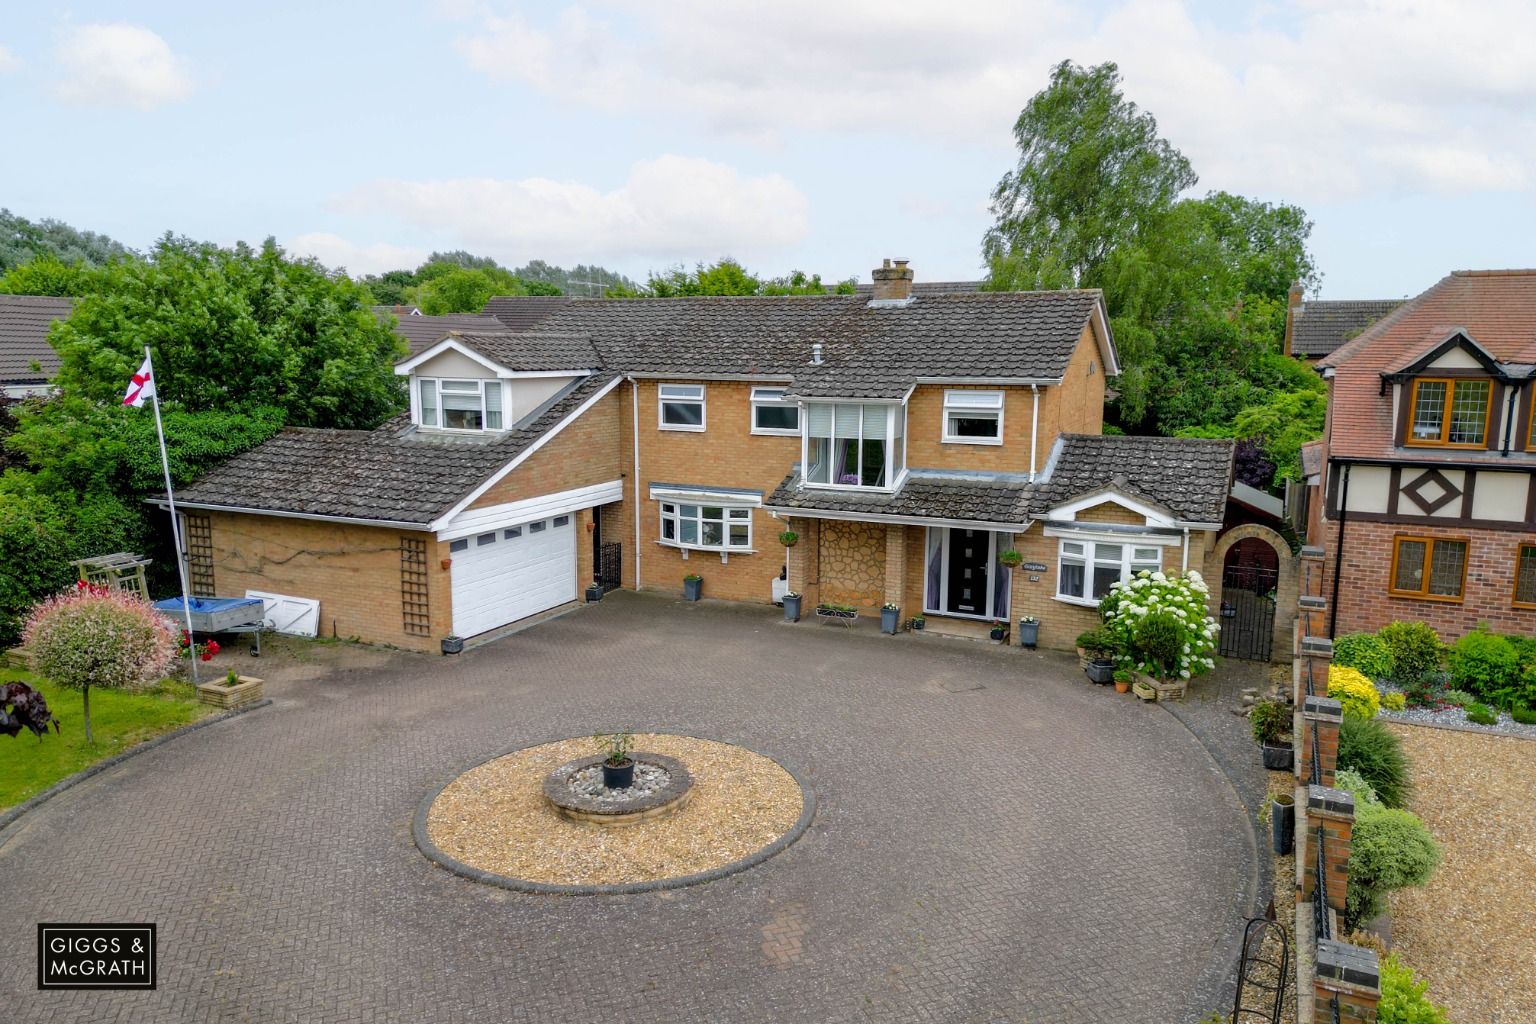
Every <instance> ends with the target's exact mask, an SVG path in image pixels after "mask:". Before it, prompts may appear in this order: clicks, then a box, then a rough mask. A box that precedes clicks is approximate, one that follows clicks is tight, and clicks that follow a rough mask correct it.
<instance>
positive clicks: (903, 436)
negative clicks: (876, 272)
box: [800, 401, 907, 494]
mask: <svg viewBox="0 0 1536 1024" xmlns="http://www.w3.org/2000/svg"><path fill="white" fill-rule="evenodd" d="M813 405H830V406H832V422H833V427H832V437H831V439H830V440H831V441H832V442H834V443H835V442H836V440H837V426H836V423H837V407H838V406H840V405H856V406H858V407H859V437H858V445H859V452H860V459H861V460H862V458H863V454H862V453H863V449H864V410H865V409H869V408H877V409H885V410H886V420H885V483H883V484H878V485H876V484H863V483H858V484H841V483H837V482H836V481H833V480H828V481H827V482H825V483H823V482H818V481H813V480H811V478H810V472H811V407H812V406H813ZM906 420H907V406H906V403H905V402H867V401H866V402H860V401H851V402H849V401H843V402H839V401H827V402H807V403H805V405H804V407H803V408H802V409H801V413H800V467H801V470H800V479H801V482H802V483H803V484H804V485H805V486H806V487H817V488H824V489H826V490H833V491H876V492H878V493H881V494H888V493H890V492H892V491H895V490H896V489H897V488H898V487H900V486H901V484H902V481H903V480H905V479H906V477H907V429H906V428H907V423H906ZM898 445H899V446H900V458H899V459H897V458H896V452H897V450H898V449H897V446H898ZM831 447H832V446H831V445H830V444H829V445H828V450H829V452H830V450H831ZM893 467H895V468H894V471H893ZM828 476H829V477H830V476H831V473H830V472H829V473H828Z"/></svg>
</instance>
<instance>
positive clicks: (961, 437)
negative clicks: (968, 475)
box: [944, 391, 1003, 444]
mask: <svg viewBox="0 0 1536 1024" xmlns="http://www.w3.org/2000/svg"><path fill="white" fill-rule="evenodd" d="M944 440H945V441H946V442H951V443H959V444H1002V443H1003V393H1002V392H1001V391H946V392H944Z"/></svg>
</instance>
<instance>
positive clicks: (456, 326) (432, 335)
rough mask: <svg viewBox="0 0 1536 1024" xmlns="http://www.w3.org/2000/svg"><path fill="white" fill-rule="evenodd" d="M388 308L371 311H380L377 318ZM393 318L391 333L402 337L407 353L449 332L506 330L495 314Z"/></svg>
mask: <svg viewBox="0 0 1536 1024" xmlns="http://www.w3.org/2000/svg"><path fill="white" fill-rule="evenodd" d="M392 308H395V307H390V306H375V307H374V312H376V313H377V312H379V310H380V309H382V310H384V312H383V313H380V319H383V317H385V316H387V315H388V314H389V312H390V311H391V309H392ZM396 319H397V321H398V322H397V323H396V324H395V333H396V334H398V335H400V337H402V338H404V339H405V346H406V349H407V350H408V351H409V353H410V354H411V355H415V354H416V353H418V352H420V351H421V350H422V349H424V348H427V347H429V346H431V345H435V344H437V343H438V342H439V341H441V340H443V336H444V335H446V334H447V333H448V332H449V331H504V330H506V329H507V328H506V327H505V326H504V325H503V324H502V322H501V321H500V320H497V319H496V318H495V317H493V316H483V315H481V314H479V313H455V314H454V315H452V316H423V315H416V316H412V315H410V314H399V313H397V314H396Z"/></svg>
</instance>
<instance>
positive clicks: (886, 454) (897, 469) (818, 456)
mask: <svg viewBox="0 0 1536 1024" xmlns="http://www.w3.org/2000/svg"><path fill="white" fill-rule="evenodd" d="M905 421H906V410H905V409H904V408H902V407H901V406H899V405H874V404H867V403H861V402H811V403H809V404H808V405H807V406H806V428H805V456H804V459H803V465H804V466H805V467H806V468H805V480H806V482H807V483H811V484H824V485H827V486H831V487H875V488H890V487H892V486H894V485H895V481H896V480H897V479H898V478H899V477H900V476H901V469H902V459H903V457H904V452H903V447H904V445H903V439H902V434H903V431H904V428H905Z"/></svg>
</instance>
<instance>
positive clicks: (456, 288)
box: [415, 263, 528, 316]
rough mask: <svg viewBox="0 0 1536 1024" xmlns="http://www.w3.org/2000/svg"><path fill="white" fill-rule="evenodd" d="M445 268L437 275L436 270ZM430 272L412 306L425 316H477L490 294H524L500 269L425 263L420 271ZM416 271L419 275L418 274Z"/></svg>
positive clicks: (523, 289)
mask: <svg viewBox="0 0 1536 1024" xmlns="http://www.w3.org/2000/svg"><path fill="white" fill-rule="evenodd" d="M442 267H448V268H449V269H448V270H446V271H441V272H439V269H438V268H442ZM429 270H430V271H432V272H433V273H432V276H431V277H429V278H427V279H426V280H425V282H424V283H423V284H422V285H421V286H420V287H418V288H417V289H416V292H415V295H416V304H417V305H419V306H420V307H421V311H422V312H423V313H426V314H428V315H429V316H442V315H444V314H447V313H478V312H480V310H482V309H484V308H485V303H486V300H487V299H489V298H490V297H491V296H493V295H527V294H528V289H527V288H525V287H523V283H522V282H521V281H519V280H518V279H517V278H516V277H515V276H513V274H512V273H511V272H510V271H507V270H502V269H501V268H500V267H483V268H479V269H468V268H465V267H459V266H453V265H451V264H446V263H433V264H428V265H427V267H424V268H422V271H421V272H427V271H429ZM421 272H419V273H421Z"/></svg>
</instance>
